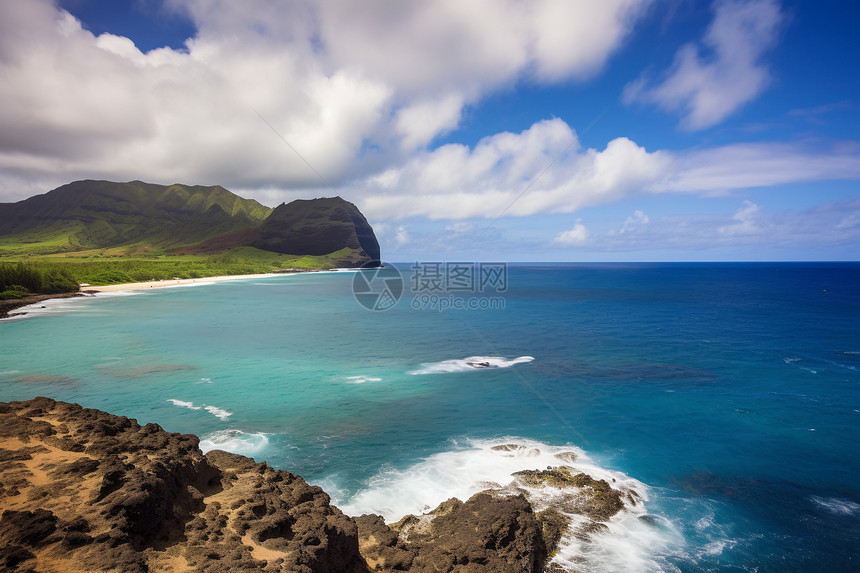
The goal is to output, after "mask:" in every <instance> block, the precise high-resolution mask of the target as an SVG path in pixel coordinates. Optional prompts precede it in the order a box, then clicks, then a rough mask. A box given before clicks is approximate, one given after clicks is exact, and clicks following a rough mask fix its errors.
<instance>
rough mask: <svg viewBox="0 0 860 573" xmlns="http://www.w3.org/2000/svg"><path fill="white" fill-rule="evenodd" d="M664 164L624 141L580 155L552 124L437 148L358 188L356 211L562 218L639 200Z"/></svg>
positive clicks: (565, 132) (659, 155)
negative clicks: (583, 210) (610, 203)
mask: <svg viewBox="0 0 860 573" xmlns="http://www.w3.org/2000/svg"><path fill="white" fill-rule="evenodd" d="M671 162H672V160H671V158H670V156H669V155H668V154H665V153H663V152H653V153H649V152H648V151H647V150H645V149H644V148H643V147H641V146H639V145H637V144H636V143H634V142H633V141H631V140H629V139H627V138H624V137H621V138H617V139H614V140H612V141H610V142H609V144H607V146H606V148H605V149H603V150H602V151H600V150H596V149H583V148H582V147H581V145H580V144H579V141H578V139H577V137H576V133H575V132H574V131H573V130H572V129H571V128H570V126H568V125H567V124H566V123H565V122H564V121H562V120H560V119H552V120H544V121H540V122H538V123H535V124H534V125H532V126H531V127H530V128H529V129H527V130H524V131H522V132H520V133H508V132H506V133H499V134H496V135H493V136H490V137H486V138H484V139H482V140H481V141H480V142H478V144H477V145H475V147H474V148H469V147H467V146H465V145H460V144H449V145H444V146H441V147H439V148H437V149H435V150H433V151H427V152H424V153H421V154H418V155H416V156H415V157H413V158H412V159H410V160H409V161H407V162H406V163H405V164H404V165H403V166H402V167H400V168H397V169H392V170H390V171H388V172H386V174H385V177H382V178H380V177H378V176H374V177H372V178H369V179H368V180H366V181H364V182H362V183H360V184H359V185H360V189H361V190H360V194H361V195H363V196H364V197H365V199H364V200H363V201H362V205H363V207H364V208H366V209H367V210H368V212H369V213H371V214H372V215H373V216H375V217H379V218H399V217H407V216H414V215H424V216H426V217H428V218H431V219H467V218H471V217H487V218H491V217H497V216H499V215H501V214H503V213H504V214H506V215H513V216H525V215H533V214H535V213H546V212H550V213H552V212H560V213H569V212H573V211H576V210H578V209H581V208H583V207H586V206H591V205H597V204H600V203H605V202H607V201H612V200H615V199H619V198H621V197H624V196H626V195H627V194H631V193H637V192H642V191H644V190H645V189H646V188H647V187H648V186H650V185H652V184H654V182H655V181H659V180H661V179H662V178H663V177H664V176H665V174H666V172H667V171H668V170H669V167H670V165H671ZM404 190H408V192H407V193H405V192H404Z"/></svg>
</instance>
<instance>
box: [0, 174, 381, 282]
mask: <svg viewBox="0 0 860 573" xmlns="http://www.w3.org/2000/svg"><path fill="white" fill-rule="evenodd" d="M246 246H253V247H255V248H258V249H261V250H264V251H272V252H276V253H283V254H289V255H296V256H303V255H331V254H334V256H333V262H334V263H335V264H337V265H339V266H359V265H361V264H364V263H367V262H369V261H372V260H379V244H378V242H377V241H376V237H375V236H374V234H373V229H372V228H371V227H370V225H369V224H368V223H367V220H366V219H365V218H364V215H362V214H361V212H360V211H359V210H358V208H357V207H356V206H355V205H353V204H352V203H349V202H348V201H345V200H343V199H341V198H340V197H334V198H324V199H311V200H300V201H293V202H292V203H290V204H288V205H284V204H282V205H280V206H279V207H278V208H276V209H274V210H273V209H271V208H269V207H266V206H264V205H261V204H260V203H258V202H256V201H253V200H250V199H243V198H242V197H239V196H238V195H235V194H234V193H231V192H230V191H228V190H227V189H225V188H223V187H220V186H217V185H216V186H211V187H204V186H199V185H195V186H188V185H181V184H174V185H169V186H165V185H155V184H152V183H144V182H142V181H130V182H128V183H115V182H111V181H92V180H86V181H75V182H73V183H69V184H67V185H63V186H62V187H58V188H57V189H54V190H53V191H50V192H48V193H45V194H43V195H37V196H35V197H30V198H29V199H25V200H23V201H19V202H18V203H0V256H3V255H28V254H33V255H44V254H53V253H74V252H80V251H91V250H97V249H111V250H113V252H114V254H117V253H116V251H117V250H119V251H120V253H118V254H142V253H148V252H154V253H167V254H213V253H220V252H223V251H226V250H229V249H233V248H237V247H246Z"/></svg>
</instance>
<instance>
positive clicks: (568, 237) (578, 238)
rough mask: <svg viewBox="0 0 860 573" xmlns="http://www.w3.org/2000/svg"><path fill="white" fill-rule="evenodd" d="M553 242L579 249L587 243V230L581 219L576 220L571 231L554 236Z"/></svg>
mask: <svg viewBox="0 0 860 573" xmlns="http://www.w3.org/2000/svg"><path fill="white" fill-rule="evenodd" d="M553 242H554V243H558V244H561V245H568V246H573V247H581V246H582V245H585V244H586V243H587V242H588V229H586V228H585V225H583V224H582V219H577V220H576V224H574V225H573V228H572V229H570V230H568V231H563V232H561V233H559V234H558V235H556V236H555V238H554V239H553Z"/></svg>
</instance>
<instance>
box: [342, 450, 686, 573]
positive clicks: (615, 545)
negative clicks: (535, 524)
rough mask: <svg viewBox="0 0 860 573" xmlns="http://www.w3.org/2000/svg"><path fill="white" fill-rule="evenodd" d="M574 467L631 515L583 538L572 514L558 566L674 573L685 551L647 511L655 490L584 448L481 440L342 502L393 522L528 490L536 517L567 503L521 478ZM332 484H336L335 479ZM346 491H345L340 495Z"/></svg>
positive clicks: (378, 480) (579, 520) (393, 473)
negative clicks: (483, 494)
mask: <svg viewBox="0 0 860 573" xmlns="http://www.w3.org/2000/svg"><path fill="white" fill-rule="evenodd" d="M558 466H567V467H568V468H570V469H571V471H572V472H574V473H579V472H582V473H586V474H588V475H590V476H592V477H593V478H594V479H597V480H601V479H603V480H606V481H607V482H608V483H609V484H610V485H611V487H612V488H614V489H617V490H619V491H620V492H621V493H622V498H623V501H624V506H625V507H624V509H623V510H622V511H621V512H619V513H618V514H616V515H615V516H614V517H612V518H611V519H610V520H609V521H608V522H607V523H606V524H605V525H606V529H605V530H604V532H603V533H594V534H585V535H583V534H582V532H581V531H580V532H578V533H577V532H576V531H575V530H576V529H578V528H579V527H580V526H581V525H583V524H584V522H587V521H588V519H587V518H585V517H584V516H582V515H578V514H568V516H569V517H570V518H571V526H570V528H569V530H568V531H567V533H566V534H565V536H564V538H563V539H562V541H561V545H560V547H559V549H558V552H557V554H556V557H555V558H554V562H555V563H556V564H558V565H559V566H560V567H561V568H562V569H563V570H566V571H575V570H576V571H661V570H664V569H665V568H669V569H671V566H669V565H668V564H667V562H666V561H665V560H664V558H663V556H666V555H669V554H671V553H672V551H673V550H674V549H675V548H677V547H678V546H680V545H682V544H683V538H682V536H681V534H680V533H679V532H678V530H677V529H676V528H675V527H674V525H673V524H672V523H671V522H669V521H668V520H667V519H665V518H662V517H659V516H655V515H650V514H648V511H647V509H646V507H645V504H646V502H647V501H648V488H647V487H646V486H645V484H643V483H642V482H640V481H638V480H636V479H634V478H631V477H630V476H627V475H625V474H623V473H621V472H618V471H613V470H608V469H605V468H601V467H599V466H597V465H596V464H595V463H594V462H592V461H591V460H590V459H589V458H588V456H587V455H586V454H585V452H583V451H582V450H580V449H579V448H576V447H572V446H563V447H560V446H551V445H548V444H544V443H540V442H536V441H532V440H524V439H522V438H504V439H501V440H493V441H489V440H474V441H470V442H468V444H467V447H465V448H458V449H455V450H452V451H446V452H441V453H438V454H435V455H432V456H430V457H428V458H426V459H424V460H422V461H420V462H418V463H416V464H415V465H413V466H411V467H408V468H405V469H394V468H391V467H386V468H383V469H382V470H380V472H379V473H378V474H377V475H376V476H374V477H373V478H372V479H371V480H370V481H369V482H368V486H367V487H366V488H365V489H363V490H361V491H359V492H357V493H356V494H355V495H353V496H352V497H351V498H349V499H339V500H336V504H337V506H338V507H340V508H341V509H342V510H343V511H344V512H345V513H346V514H347V515H354V516H355V515H362V514H365V513H377V514H381V515H382V516H383V517H384V518H385V519H386V521H388V522H391V521H395V520H398V519H400V518H402V517H403V516H405V515H408V514H413V515H418V514H422V513H426V512H428V511H430V510H432V509H433V508H435V507H436V506H438V505H439V504H440V503H441V502H443V501H445V500H447V499H449V498H451V497H456V498H458V499H461V500H466V499H468V498H469V497H471V496H472V495H474V494H475V493H477V492H479V491H483V490H487V489H493V490H507V491H514V488H516V489H517V490H518V491H524V492H525V493H526V495H527V497H528V498H529V501H530V503H531V504H532V506H533V507H534V508H535V511H543V510H545V509H547V508H548V507H554V508H556V509H558V510H560V511H562V509H561V504H560V503H559V501H560V500H561V499H563V498H564V497H565V492H564V491H563V490H562V489H561V488H556V487H551V486H546V487H539V488H534V487H528V486H526V485H525V484H524V483H523V482H522V481H520V480H519V479H518V478H517V477H516V476H514V475H512V474H514V473H515V472H518V471H522V470H540V469H544V468H547V467H558ZM329 481H331V482H336V481H337V480H336V478H335V477H332V478H331V480H329ZM333 490H334V491H338V490H337V488H333Z"/></svg>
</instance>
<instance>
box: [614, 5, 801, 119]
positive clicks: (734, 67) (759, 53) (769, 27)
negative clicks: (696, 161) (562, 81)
mask: <svg viewBox="0 0 860 573" xmlns="http://www.w3.org/2000/svg"><path fill="white" fill-rule="evenodd" d="M714 12H715V14H714V20H713V22H712V23H711V26H710V28H709V29H708V31H707V33H706V34H705V37H704V38H703V39H702V44H703V46H704V47H705V50H701V48H700V46H697V45H695V44H687V45H685V46H683V47H682V48H681V49H680V50H678V53H677V54H676V55H675V61H674V63H673V64H672V68H671V70H670V71H669V72H668V74H667V77H666V78H665V79H664V80H663V81H662V82H661V83H659V84H658V85H654V86H651V85H649V84H650V82H649V80H648V78H647V77H645V76H642V77H640V78H639V79H638V80H636V81H634V82H632V83H630V84H628V85H627V86H626V88H625V90H624V94H623V96H622V99H623V101H624V102H626V103H633V102H643V103H649V104H654V105H656V106H658V107H660V108H662V109H664V110H666V111H670V112H679V113H681V115H682V123H681V125H682V127H683V128H685V129H688V130H698V129H704V128H707V127H711V126H713V125H716V124H718V123H720V122H721V121H723V120H724V119H726V118H727V117H729V116H730V115H731V114H733V113H734V112H735V111H737V110H738V109H739V108H741V107H742V106H743V105H744V104H746V103H748V102H750V101H752V100H753V99H755V98H756V97H757V96H758V95H759V94H761V93H762V91H764V90H765V88H767V86H768V84H769V83H770V79H771V78H770V72H769V71H768V69H767V67H766V65H765V64H764V63H763V61H762V60H763V56H764V55H765V54H766V53H767V52H768V51H769V50H770V49H771V48H773V47H774V45H775V44H776V41H777V35H778V32H779V29H780V26H781V25H782V23H783V21H784V19H785V16H784V15H783V13H782V11H781V10H780V6H779V3H778V1H777V0H720V1H718V2H715V4H714ZM703 51H704V55H703V53H702V52H703Z"/></svg>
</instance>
